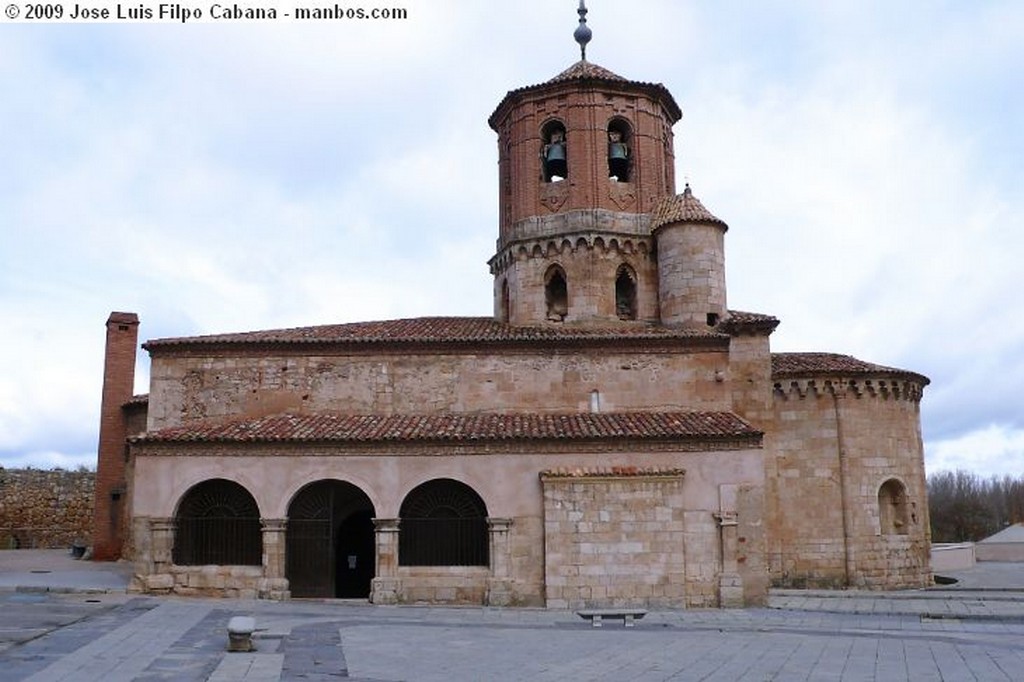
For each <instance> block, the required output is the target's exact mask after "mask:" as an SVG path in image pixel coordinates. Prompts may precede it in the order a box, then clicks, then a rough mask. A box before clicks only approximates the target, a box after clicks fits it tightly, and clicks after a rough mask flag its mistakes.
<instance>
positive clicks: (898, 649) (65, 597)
mask: <svg viewBox="0 0 1024 682" xmlns="http://www.w3.org/2000/svg"><path fill="white" fill-rule="evenodd" d="M21 551H24V550H21ZM3 554H4V553H2V552H0V681H3V682H6V681H7V680H10V681H12V682H13V681H15V680H17V681H21V680H32V681H33V682H50V681H57V680H75V681H76V682H78V681H82V682H87V681H90V680H97V681H98V680H103V681H105V682H107V681H109V682H118V681H120V680H124V681H129V680H140V681H142V682H158V681H160V682H163V681H175V682H191V681H199V680H213V681H215V682H217V681H219V682H224V681H231V682H235V681H240V680H248V681H257V680H259V681H274V682H277V681H278V680H284V681H288V682H296V681H299V680H303V681H307V682H308V681H309V680H363V681H365V682H370V681H376V682H385V681H392V680H416V681H419V680H424V681H428V682H429V681H432V680H438V681H440V680H445V681H451V680H541V681H543V680H576V679H596V680H722V681H725V680H729V681H731V680H885V681H889V680H915V681H916V680H1024V589H1020V588H1019V587H1017V585H1016V581H1018V580H1020V581H1021V582H1024V565H1016V564H1014V565H1010V564H1002V565H999V566H998V567H997V568H993V566H995V565H981V566H980V568H979V569H978V570H975V571H974V572H972V573H968V574H966V575H962V576H961V577H962V580H961V583H959V585H960V586H959V587H952V588H944V589H929V590H914V591H907V592H892V593H877V592H875V593H862V592H856V591H847V592H804V591H784V590H779V591H774V592H773V594H772V597H771V605H770V608H762V609H742V610H679V611H657V612H652V613H650V614H648V615H647V617H646V618H644V619H643V620H642V621H640V622H639V623H638V624H637V626H636V627H634V628H632V629H626V628H623V627H622V626H621V625H618V624H614V623H608V624H606V625H605V626H604V627H603V628H601V629H595V628H592V627H590V626H589V625H588V624H586V623H585V622H583V621H582V620H580V619H579V618H577V617H576V616H575V614H573V613H571V612H566V611H549V610H544V609H492V608H478V607H476V608H436V607H374V606H369V605H366V604H365V603H364V602H349V601H340V600H338V601H302V600H294V601H291V602H285V603H275V602H259V601H234V600H211V599H176V598H152V597H135V596H132V595H126V594H124V593H123V591H118V590H117V589H116V588H111V590H113V591H110V592H102V591H99V589H98V588H95V586H93V587H90V588H89V589H91V590H93V591H90V592H85V593H80V592H74V591H71V590H73V588H74V587H75V585H73V584H72V585H60V586H53V585H51V586H38V585H37V586H30V585H14V586H11V585H10V584H9V583H11V582H13V581H14V580H15V579H14V577H13V576H14V574H15V573H16V572H15V571H11V570H8V569H9V568H10V564H8V563H6V561H7V559H8V558H7V557H4V556H3ZM43 558H45V557H40V558H39V559H40V560H42V559H43ZM20 559H21V560H27V559H28V557H26V556H25V555H22V557H20ZM55 561H58V562H59V561H62V559H55ZM29 563H32V562H29ZM38 565H42V564H38ZM48 565H50V566H51V567H52V569H51V570H53V571H54V573H55V572H56V570H57V569H59V568H60V567H59V566H58V564H57V563H51V564H48ZM100 566H102V565H100ZM111 568H112V566H111V565H107V566H106V568H105V569H103V568H96V565H93V566H92V567H83V569H82V574H80V575H79V577H78V578H77V580H80V581H81V584H83V585H84V584H92V583H93V582H94V580H95V576H87V575H85V573H88V572H89V571H90V570H94V571H100V572H102V571H103V570H111ZM32 570H45V569H39V568H36V569H32V568H31V567H25V566H22V570H21V571H18V572H17V573H19V574H21V575H26V574H27V575H29V576H33V575H35V576H40V575H43V576H45V575H47V574H40V573H32ZM26 571H27V573H26ZM986 572H989V575H987V577H986ZM54 573H51V574H49V575H51V576H52V575H54ZM996 574H998V575H996ZM1000 576H1001V577H1000ZM104 579H106V578H104ZM125 579H126V576H123V575H122V580H123V581H124V580H125ZM985 580H988V581H989V582H990V583H992V582H998V583H999V584H982V583H984V582H985ZM64 582H74V580H73V579H71V578H66V579H65V581H64ZM4 587H6V590H4V589H3V588H4ZM48 587H55V588H56V591H45V590H46V589H48ZM121 590H123V586H122V588H121ZM40 615H43V616H46V618H48V619H49V620H47V621H46V622H37V621H39V620H40V619H39V617H40ZM235 615H249V616H252V617H254V618H255V619H256V623H257V628H258V630H257V633H256V643H257V650H256V651H255V652H253V653H244V654H243V653H230V654H229V653H226V652H225V645H226V640H227V638H226V627H227V622H228V620H229V619H230V618H231V617H232V616H235ZM19 625H20V627H21V628H22V630H21V631H20V634H19V633H16V632H15V630H16V626H19ZM33 625H35V626H38V627H35V629H32V627H31V626H33ZM5 632H7V633H8V634H7V636H8V643H7V646H6V647H5V646H4V645H3V642H2V639H3V637H2V636H3V635H4V633H5Z"/></svg>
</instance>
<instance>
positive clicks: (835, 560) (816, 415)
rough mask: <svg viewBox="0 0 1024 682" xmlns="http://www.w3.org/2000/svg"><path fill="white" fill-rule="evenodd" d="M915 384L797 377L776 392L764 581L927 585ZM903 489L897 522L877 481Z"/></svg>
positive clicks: (924, 507) (767, 447)
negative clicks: (888, 518)
mask: <svg viewBox="0 0 1024 682" xmlns="http://www.w3.org/2000/svg"><path fill="white" fill-rule="evenodd" d="M919 401H920V387H919V386H917V385H916V384H913V382H892V381H877V380H876V381H868V380H860V379H857V380H849V379H847V380H844V379H835V378H833V379H818V380H813V379H801V380H798V381H792V382H787V384H786V386H785V387H784V388H780V389H779V390H778V391H777V392H776V396H775V416H774V422H773V424H772V425H771V427H770V428H768V429H766V431H767V435H766V437H765V451H766V493H767V512H768V524H769V532H768V537H769V538H770V540H769V564H770V570H771V575H772V580H773V582H775V583H776V584H778V585H784V586H794V587H867V588H879V589H892V588H906V587H922V586H925V585H927V584H929V580H930V567H929V558H928V553H929V529H928V508H927V506H928V505H927V489H926V483H925V472H924V452H923V445H922V440H921V432H920V414H919V408H920V402H919ZM886 485H888V486H890V487H894V488H895V489H897V490H900V491H901V492H902V496H901V498H900V500H899V501H898V503H899V513H900V515H901V518H900V522H899V525H898V527H894V526H892V525H891V524H887V523H885V522H884V518H883V517H885V516H886V515H887V514H889V512H890V510H887V509H884V507H885V506H886V504H890V505H891V503H890V502H887V501H886V500H884V499H882V498H883V497H884V494H883V493H884V491H883V486H886Z"/></svg>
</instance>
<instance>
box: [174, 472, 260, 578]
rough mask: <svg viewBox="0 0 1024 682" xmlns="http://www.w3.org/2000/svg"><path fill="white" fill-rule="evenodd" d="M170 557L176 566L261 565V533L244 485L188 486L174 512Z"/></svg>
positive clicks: (208, 483)
mask: <svg viewBox="0 0 1024 682" xmlns="http://www.w3.org/2000/svg"><path fill="white" fill-rule="evenodd" d="M174 522H175V533H174V547H173V548H172V552H171V553H172V558H173V561H174V563H175V564H177V565H179V566H202V565H211V564H212V565H222V566H232V565H242V566H260V565H262V563H263V533H262V528H261V525H260V510H259V506H258V505H257V504H256V498H254V497H253V496H252V494H251V493H250V492H249V490H248V489H247V488H245V486H243V485H241V484H240V483H237V482H235V481H231V480H228V479H225V478H211V479H206V480H204V481H201V482H199V483H196V484H195V485H193V486H192V487H190V488H189V489H188V490H187V491H186V492H185V493H184V494H183V495H182V496H181V498H180V499H179V500H178V504H177V508H176V509H175V512H174Z"/></svg>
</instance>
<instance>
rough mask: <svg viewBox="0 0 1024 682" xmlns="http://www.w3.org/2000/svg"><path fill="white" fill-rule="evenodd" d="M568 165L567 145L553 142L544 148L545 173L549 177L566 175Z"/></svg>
mask: <svg viewBox="0 0 1024 682" xmlns="http://www.w3.org/2000/svg"><path fill="white" fill-rule="evenodd" d="M567 172H568V165H567V164H566V162H565V145H564V144H562V143H561V142H552V143H551V144H549V145H547V147H546V148H545V149H544V174H545V175H546V176H547V177H548V178H552V177H555V176H557V177H560V178H564V177H566V173H567Z"/></svg>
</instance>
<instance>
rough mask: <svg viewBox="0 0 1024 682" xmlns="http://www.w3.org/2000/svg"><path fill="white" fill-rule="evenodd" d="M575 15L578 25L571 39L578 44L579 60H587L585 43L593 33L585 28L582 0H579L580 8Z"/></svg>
mask: <svg viewBox="0 0 1024 682" xmlns="http://www.w3.org/2000/svg"><path fill="white" fill-rule="evenodd" d="M576 13H577V14H579V15H580V25H579V26H577V27H576V30H575V31H574V32H573V34H572V37H573V38H575V39H576V42H577V43H579V44H580V58H581V59H582V60H583V61H586V60H587V43H589V42H590V39H591V38H592V37H593V35H594V33H593V31H591V30H590V27H589V26H587V5H586V3H585V2H584V0H580V7H579V9H578V10H576Z"/></svg>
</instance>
